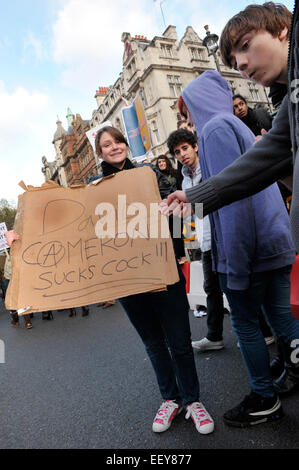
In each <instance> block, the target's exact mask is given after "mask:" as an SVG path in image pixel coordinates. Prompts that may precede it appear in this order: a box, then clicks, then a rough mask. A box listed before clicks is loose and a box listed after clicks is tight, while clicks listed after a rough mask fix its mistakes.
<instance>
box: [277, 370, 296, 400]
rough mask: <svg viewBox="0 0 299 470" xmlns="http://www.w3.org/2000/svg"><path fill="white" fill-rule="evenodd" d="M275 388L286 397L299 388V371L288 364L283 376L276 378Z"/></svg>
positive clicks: (280, 394)
mask: <svg viewBox="0 0 299 470" xmlns="http://www.w3.org/2000/svg"><path fill="white" fill-rule="evenodd" d="M274 390H275V392H276V393H277V394H278V395H279V396H281V397H286V396H288V395H291V394H292V393H295V392H297V391H298V390H299V371H298V369H297V370H296V373H295V372H294V371H293V370H292V368H291V367H288V366H286V369H285V370H284V372H283V373H282V374H281V376H280V377H279V378H278V379H276V380H274Z"/></svg>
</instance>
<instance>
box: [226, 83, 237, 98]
mask: <svg viewBox="0 0 299 470" xmlns="http://www.w3.org/2000/svg"><path fill="white" fill-rule="evenodd" d="M227 82H228V84H229V87H230V89H231V91H232V95H235V94H236V85H235V82H234V81H233V80H228V81H227Z"/></svg>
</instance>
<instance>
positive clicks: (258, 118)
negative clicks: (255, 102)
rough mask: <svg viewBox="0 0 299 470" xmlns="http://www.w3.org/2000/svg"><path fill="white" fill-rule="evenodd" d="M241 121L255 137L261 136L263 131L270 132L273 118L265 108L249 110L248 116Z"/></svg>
mask: <svg viewBox="0 0 299 470" xmlns="http://www.w3.org/2000/svg"><path fill="white" fill-rule="evenodd" d="M241 121H243V122H244V124H246V126H248V127H249V129H251V130H252V132H253V133H254V135H260V134H261V130H262V129H265V130H266V131H269V130H270V129H271V127H272V118H271V116H270V114H269V113H267V111H266V110H265V109H264V108H257V109H251V108H248V113H247V116H245V117H244V118H241Z"/></svg>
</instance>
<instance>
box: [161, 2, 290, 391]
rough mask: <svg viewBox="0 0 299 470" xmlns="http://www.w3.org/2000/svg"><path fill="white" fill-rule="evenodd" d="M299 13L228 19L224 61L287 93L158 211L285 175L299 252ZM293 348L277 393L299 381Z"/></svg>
mask: <svg viewBox="0 0 299 470" xmlns="http://www.w3.org/2000/svg"><path fill="white" fill-rule="evenodd" d="M298 14H299V8H298V2H297V1H295V8H294V14H293V17H292V14H291V13H290V12H289V10H288V9H287V8H286V7H285V6H284V5H281V4H275V3H273V2H267V3H265V4H263V5H256V4H254V5H248V6H247V7H246V8H245V10H243V11H241V12H239V13H238V14H236V15H235V16H234V17H233V18H231V19H230V20H229V21H228V22H227V24H226V26H225V28H224V30H223V32H222V34H221V38H220V51H221V55H222V59H223V62H224V64H225V65H226V66H228V67H231V68H236V69H237V70H239V71H240V73H241V74H242V76H243V77H244V78H246V79H249V80H254V81H255V82H258V83H260V84H262V85H263V86H271V87H272V88H273V87H274V86H275V87H283V86H286V87H287V91H288V93H287V96H285V98H284V99H283V101H282V103H281V106H280V109H279V111H278V114H277V116H276V117H275V119H274V122H273V126H272V128H271V130H270V131H269V132H268V133H267V134H265V135H264V136H263V138H262V139H261V140H260V141H259V142H258V143H256V144H255V145H254V146H253V147H251V148H250V149H249V150H247V151H246V152H245V153H244V155H242V158H238V159H237V160H235V161H234V162H233V163H232V164H231V165H229V166H228V167H227V168H225V169H224V170H223V171H221V172H220V173H218V174H217V175H214V176H211V177H210V178H208V179H207V180H205V181H203V182H202V183H200V184H198V185H197V186H195V187H193V188H190V189H189V190H187V191H186V192H183V191H176V192H175V193H173V194H171V195H169V196H168V198H167V202H164V203H163V204H162V206H161V209H162V212H163V211H164V213H167V212H168V211H170V212H174V213H175V214H179V213H180V206H181V205H182V204H183V203H186V202H191V203H196V202H197V203H202V204H203V215H206V214H209V213H211V212H213V211H215V210H217V209H219V208H221V207H223V206H225V205H228V204H231V203H232V202H234V201H238V200H240V199H242V198H245V197H248V196H250V195H252V194H256V193H258V192H259V191H261V190H262V189H264V188H266V187H267V186H269V185H270V184H272V183H274V182H275V181H278V180H284V182H285V183H286V178H287V179H288V183H289V185H288V186H289V188H290V189H292V203H291V213H290V219H291V233H292V238H293V241H294V244H295V249H296V251H297V252H299V158H298V148H299V147H298V140H299V131H298V129H299V109H298V103H299V100H298V96H299V95H298V74H299V66H298V61H296V57H297V55H298V47H299V22H298ZM178 203H179V204H178ZM168 206H169V207H168ZM293 353H294V347H292V346H291V345H288V347H287V350H284V351H283V354H284V359H285V366H286V371H285V372H284V373H283V374H282V376H281V377H280V379H279V381H277V384H276V385H277V386H279V389H280V390H279V392H280V394H285V393H289V392H291V391H294V390H297V389H298V386H299V367H298V366H299V365H298V364H295V363H294V361H293V360H292V355H293ZM278 382H279V383H278Z"/></svg>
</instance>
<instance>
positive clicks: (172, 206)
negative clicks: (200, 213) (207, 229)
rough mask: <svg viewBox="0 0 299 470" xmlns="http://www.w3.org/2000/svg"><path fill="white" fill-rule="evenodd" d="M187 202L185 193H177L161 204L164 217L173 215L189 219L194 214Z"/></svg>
mask: <svg viewBox="0 0 299 470" xmlns="http://www.w3.org/2000/svg"><path fill="white" fill-rule="evenodd" d="M187 202H188V200H187V197H186V193H185V192H184V191H175V192H174V193H172V194H170V195H169V196H168V198H167V199H164V200H163V201H162V202H161V203H160V211H161V212H162V214H164V215H171V214H173V215H175V216H177V217H181V218H183V217H187V216H188V215H191V213H192V208H191V204H187Z"/></svg>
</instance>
